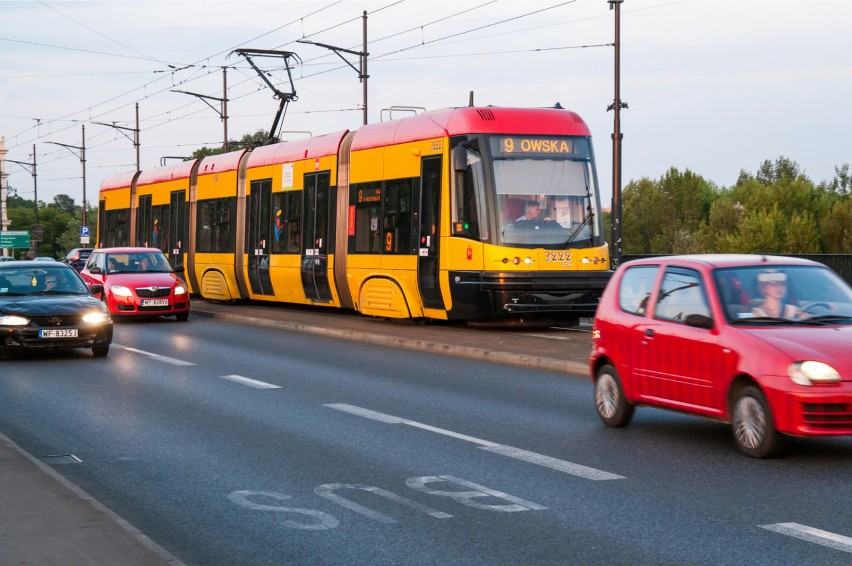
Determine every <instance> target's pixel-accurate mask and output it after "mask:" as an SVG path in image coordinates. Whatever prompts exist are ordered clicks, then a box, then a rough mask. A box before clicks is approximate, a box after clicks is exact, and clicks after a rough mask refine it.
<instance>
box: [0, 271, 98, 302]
mask: <svg viewBox="0 0 852 566" xmlns="http://www.w3.org/2000/svg"><path fill="white" fill-rule="evenodd" d="M86 294H88V289H87V288H86V285H85V284H84V283H83V281H82V279H80V277H79V276H78V275H77V274H76V273H75V272H74V270H73V269H71V268H70V267H68V266H66V265H64V264H59V265H57V266H56V267H53V266H27V267H11V268H6V269H0V297H5V296H16V297H20V296H26V295H86Z"/></svg>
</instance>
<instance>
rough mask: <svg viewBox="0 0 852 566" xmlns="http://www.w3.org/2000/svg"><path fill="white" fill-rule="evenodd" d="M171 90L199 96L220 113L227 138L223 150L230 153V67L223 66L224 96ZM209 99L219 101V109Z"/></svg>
mask: <svg viewBox="0 0 852 566" xmlns="http://www.w3.org/2000/svg"><path fill="white" fill-rule="evenodd" d="M171 92H179V93H181V94H188V95H190V96H195V97H198V98H200V99H201V102H203V103H204V104H206V105H207V106H209V107H210V108H212V109H213V111H214V112H216V114H218V115H219V119H220V120H222V123H223V124H224V129H225V139H224V140H223V143H222V150H223V151H224V152H225V153H228V151H230V147H229V146H230V144H229V143H228V67H222V98H218V97H216V96H208V95H206V94H198V93H197V92H189V91H186V90H177V89H173V90H172V91H171ZM208 100H215V101H216V102H218V103H219V109H218V110H217V109H216V107H215V106H213V105H212V104H210V103H209V102H207V101H208Z"/></svg>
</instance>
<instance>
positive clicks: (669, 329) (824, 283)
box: [590, 255, 852, 458]
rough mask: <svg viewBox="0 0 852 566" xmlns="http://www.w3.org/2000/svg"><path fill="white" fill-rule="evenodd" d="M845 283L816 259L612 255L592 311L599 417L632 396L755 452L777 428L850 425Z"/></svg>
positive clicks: (613, 417)
mask: <svg viewBox="0 0 852 566" xmlns="http://www.w3.org/2000/svg"><path fill="white" fill-rule="evenodd" d="M850 348H852V288H850V287H849V285H848V284H847V283H846V282H845V281H844V280H843V279H842V278H840V277H839V276H838V275H837V274H836V273H835V272H833V271H832V270H830V269H828V268H827V267H826V266H824V265H822V264H820V263H816V262H813V261H808V260H804V259H794V258H786V257H777V256H776V257H772V256H757V255H695V256H672V257H664V258H647V259H642V260H636V261H630V262H627V263H625V264H623V265H621V266H619V268H618V270H617V271H616V273H615V275H614V276H613V278H612V279H611V280H610V282H609V284H608V285H607V288H606V290H605V291H604V294H603V297H602V299H601V304H600V306H599V307H598V310H597V314H596V316H595V323H594V330H593V335H592V354H591V359H590V369H591V374H592V379H593V381H594V386H595V406H596V409H597V412H598V415H599V416H600V418H601V420H602V421H603V422H604V423H605V424H606V425H608V426H613V427H621V426H624V425H626V424H627V423H628V422H629V421H630V419H631V417H632V416H633V409H634V407H635V406H636V405H650V406H655V407H661V408H665V409H672V410H676V411H682V412H686V413H691V414H695V415H701V416H704V417H709V418H712V419H716V420H720V421H723V422H728V423H731V425H732V428H733V436H734V440H735V442H736V444H737V447H738V448H739V449H740V451H741V452H743V453H744V454H746V455H748V456H752V457H756V458H763V457H768V456H771V455H773V454H775V453H777V452H778V450H779V449H780V448H781V445H782V441H783V438H784V435H793V436H831V435H852V355H850V353H849V352H850Z"/></svg>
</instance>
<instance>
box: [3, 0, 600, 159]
mask: <svg viewBox="0 0 852 566" xmlns="http://www.w3.org/2000/svg"><path fill="white" fill-rule="evenodd" d="M401 1H402V0H399V1H397V2H392V3H390V4H387V5H385V6H383V7H381V8H379V9H377V10H375V11H373V12H372V14H375V13H377V12H379V11H381V10H385V9H388V8H390V7H393V6H396V5H398V4H400V3H401ZM493 1H495V0H492V1H491V2H485V3H483V4H480V5H477V6H474V7H471V8H468V9H465V10H462V11H459V12H456V13H453V14H450V15H448V16H444V17H442V18H439V19H436V20H432V21H430V22H427V23H425V24H422V25H420V26H415V27H412V28H409V29H407V30H403V31H400V32H396V33H393V34H390V35H387V36H383V37H381V38H377V39H375V40H373V41H371V42H370V44H371V45H373V44H375V43H378V42H380V41H384V40H386V39H390V38H393V37H397V36H399V35H403V34H405V33H409V32H411V31H415V30H417V29H423V28H425V27H428V26H431V25H435V24H437V23H440V22H443V21H446V20H449V19H451V18H453V17H457V16H460V15H463V14H466V13H469V12H471V11H474V10H477V9H480V8H483V7H485V6H488V5H490V4H492V3H493ZM575 1H576V0H569V1H567V2H561V3H559V4H555V5H552V6H548V7H545V8H541V9H538V10H534V11H531V12H528V13H524V14H519V15H516V16H513V17H510V18H506V19H503V20H500V21H497V22H492V23H489V24H486V25H482V26H477V27H475V28H471V29H468V30H463V31H460V32H457V33H453V34H449V35H445V36H443V37H439V38H436V39H433V40H430V41H421V43H419V44H416V45H411V46H408V47H404V48H401V49H396V50H393V51H389V52H387V53H383V54H381V55H377V56H374V57H371V60H372V61H374V62H385V61H394V60H405V59H423V58H439V57H459V56H479V55H494V54H503V53H512V52H536V51H548V50H558V49H578V48H582V47H597V46H602V45H589V46H563V47H553V48H532V49H527V50H513V51H494V52H480V53H472V54H466V55H463V54H454V55H431V56H422V57H413V58H399V59H397V58H391V57H390V56H391V55H394V54H397V53H402V52H405V51H409V50H412V49H416V48H421V47H424V46H426V45H434V44H439V43H442V44H443V43H450V42H449V41H448V40H449V39H452V38H455V37H459V36H462V35H465V34H469V33H474V32H476V31H480V30H483V29H487V28H490V27H494V26H497V25H500V24H504V23H508V22H511V21H515V20H518V19H521V18H524V17H527V16H531V15H534V14H538V13H541V12H544V11H547V10H551V9H554V8H558V7H560V6H564V5H567V4H571V3H573V2H575ZM339 3H340V0H338V1H336V2H332V3H330V4H328V5H326V6H324V7H322V8H319V9H317V10H315V11H314V12H311V13H309V14H307V15H305V16H303V17H301V18H298V19H295V20H293V21H291V22H288V23H287V24H284V25H282V26H279V27H277V28H275V29H273V30H270V31H268V32H266V33H264V34H261V35H258V36H255V37H254V38H252V39H251V40H248V41H254V40H256V39H259V38H261V37H265V36H267V35H269V34H271V33H274V32H275V31H278V30H281V29H283V28H285V27H288V26H291V25H293V24H294V23H298V22H303V21H304V19H305V18H306V17H310V16H311V15H315V14H317V13H320V12H322V11H324V10H326V9H328V8H330V7H332V6H335V5H336V4H339ZM358 19H361V16H357V17H354V18H350V19H347V20H344V21H342V22H339V23H336V24H333V25H331V26H327V27H325V28H323V29H321V30H318V31H315V32H313V33H310V34H308V35H305V34H304V32H303V34H302V36H303V37H313V36H316V35H318V34H321V33H325V32H327V31H330V30H333V29H335V28H338V27H340V26H342V25H345V24H347V23H351V22H353V21H357V20H358ZM550 25H552V24H550ZM547 27H549V26H547ZM506 33H517V31H513V32H506ZM0 39H6V38H0ZM13 41H14V40H13ZM294 42H295V40H294V41H291V42H288V43H285V44H282V45H281V47H283V46H286V45H290V44H292V43H294ZM24 43H31V42H24ZM246 43H247V42H242V43H240V44H239V45H245V44H246ZM40 45H43V44H40ZM608 45H611V44H608ZM72 49H73V48H72ZM81 51H88V50H81ZM231 51H233V49H231V50H225V51H220V52H219V53H216V54H214V55H211V56H209V57H206V58H203V59H200V60H199V61H198V62H196V63H195V64H192V65H189V67H193V71H192V75H195V76H194V77H192V78H189V77H187V78H184V79H181V80H177V81H175V78H176V71H177V70H171V71H169V74H168V75H163V76H162V77H157V78H156V79H154V80H152V81H149V82H147V83H145V84H143V85H141V86H139V87H135V88H133V89H131V90H129V91H126V92H124V93H122V94H120V95H117V96H113V97H111V98H108V99H107V100H105V101H103V102H100V103H97V104H94V105H92V106H91V107H89V108H87V109H83V110H79V111H77V112H74V113H72V114H68V115H66V116H63V117H60V118H56V119H51V120H47V121H44V122H42V123H40V124H39V125H42V126H43V125H48V124H50V123H52V122H54V121H58V120H64V119H65V118H66V117H68V116H74V115H77V114H80V113H84V112H87V111H88V113H89V118H88V119H80V121H82V122H85V121H91V120H94V119H97V118H102V117H103V116H104V115H105V114H108V113H110V112H114V111H116V110H118V109H121V108H126V107H127V106H129V105H130V104H133V101H131V102H128V103H123V104H121V105H120V106H118V107H117V108H112V109H110V110H108V111H105V112H101V113H99V114H97V115H96V116H94V117H92V110H93V109H94V108H97V107H100V106H103V105H105V104H108V103H109V102H111V101H114V100H117V99H119V98H121V97H124V96H127V95H128V94H132V93H133V92H136V91H138V90H140V89H143V90H145V95H144V96H143V97H142V98H140V99H138V100H137V101H136V102H138V101H140V100H145V99H147V98H150V97H152V96H157V95H159V94H162V93H163V92H165V91H166V90H170V89H172V88H174V86H180V85H184V84H187V83H188V82H192V81H194V80H196V79H198V78H204V77H205V76H209V74H210V72H212V71H211V70H210V69H212V68H213V67H214V66H213V65H212V64H209V63H207V64H204V65H201V63H202V62H205V61H207V62H209V60H210V59H211V58H213V57H216V56H218V55H222V54H224V53H226V52H227V53H230V52H231ZM94 53H97V52H94ZM107 55H113V54H107ZM326 56H328V55H326ZM131 58H133V57H131ZM137 59H138V58H137ZM314 60H316V59H311V60H309V61H314ZM215 67H216V69H219V68H222V67H225V66H224V65H223V66H215ZM227 67H228V68H237V66H236V65H227ZM342 68H346V66H345V65H338V66H337V67H335V68H333V69H329V70H326V71H322V72H318V73H312V74H307V75H304V74H303V75H302V77H301V79H308V78H311V77H314V76H317V75H319V74H324V73H327V72H332V71H335V70H338V69H342ZM205 69H206V70H208V73H207V75H202V76H198V75H199V74H200V73H202V72H203V70H205ZM243 74H244V73H243ZM168 77H171V78H172V81H171V82H172V85H170V86H169V87H168V88H164V89H161V90H155V91H154V92H152V93H150V94H149V93H147V89H148V88H149V87H151V86H152V85H154V84H156V83H157V82H158V81H160V80H162V79H163V78H168ZM295 80H300V79H295ZM246 82H252V83H254V84H256V85H259V84H260V83H259V79H258V78H257V77H253V78H251V77H249V78H246V80H245V81H242V82H240V83H237V84H236V85H230V87H231V88H233V87H236V86H238V85H240V84H244V83H246ZM263 88H264V87H263V86H262V85H260V87H259V88H257V89H255V90H252V91H250V92H246V93H243V94H241V95H238V96H235V97H232V98H229V101H230V100H239V99H241V98H244V97H246V96H250V95H252V94H255V93H257V92H259V91H260V90H262V89H263ZM305 90H307V89H305ZM309 92H310V91H309ZM341 102H342V101H341ZM197 103H198V101H192V102H190V103H187V104H186V105H182V106H178V107H176V108H172V109H170V110H168V111H166V112H162V113H159V114H157V115H154V117H157V116H163V115H170V114H172V113H174V112H179V111H180V110H181V109H185V108H188V107H190V106H192V105H194V104H197ZM205 110H207V108H201V109H199V110H198V111H195V112H191V113H187V114H183V115H181V116H176V117H172V116H168V119H167V120H163V121H162V122H160V123H159V124H157V125H154V126H152V127H150V128H148V129H153V128H156V127H159V126H162V125H165V124H168V123H172V122H175V121H179V120H184V119H194V118H193V117H194V116H195V115H197V114H200V113H201V112H204V111H205ZM353 110H360V108H354V109H348V108H346V109H334V110H313V111H301V112H300V111H292V112H291V113H295V114H307V113H319V112H348V111H353ZM232 116H233V115H232ZM150 119H151V117H147V118H146V121H147V120H150ZM211 119H212V118H211ZM34 120H38V119H34ZM78 123H79V122H78ZM33 127H37V126H33ZM69 127H73V126H66V127H64V128H61V129H59V130H57V131H52V132H51V133H50V134H48V135H54V134H56V133H58V132H61V131H64V130H65V129H67V128H69ZM30 129H31V128H30ZM22 133H23V132H22ZM43 137H44V136H43V135H39V136H38V137H37V138H36V139H41V138H43ZM96 137H97V136H92V138H91V139H95V138H96ZM113 141H114V140H109V141H107V142H104V143H103V144H101V145H106V144H107V143H112V142H113ZM101 145H99V146H95V147H101Z"/></svg>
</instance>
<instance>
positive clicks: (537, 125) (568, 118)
mask: <svg viewBox="0 0 852 566" xmlns="http://www.w3.org/2000/svg"><path fill="white" fill-rule="evenodd" d="M498 133H499V134H525V135H562V136H565V135H568V136H570V135H574V136H588V135H591V132H590V131H589V127H588V126H587V125H586V123H585V122H584V121H583V119H582V118H581V117H580V116H579V115H578V114H577V113H576V112H571V111H570V110H562V109H557V108H501V107H496V106H488V107H463V108H451V109H448V110H438V111H435V112H425V113H423V114H418V115H417V116H411V117H408V118H400V119H398V120H391V121H388V122H381V123H377V124H368V125H366V126H362V127H361V128H360V129H359V130H358V131H357V132H355V139H354V140H353V141H352V150H353V151H357V150H361V149H371V148H374V147H381V146H386V145H393V144H398V143H406V142H413V141H419V140H424V139H430V138H437V137H443V136H455V135H463V134H498Z"/></svg>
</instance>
